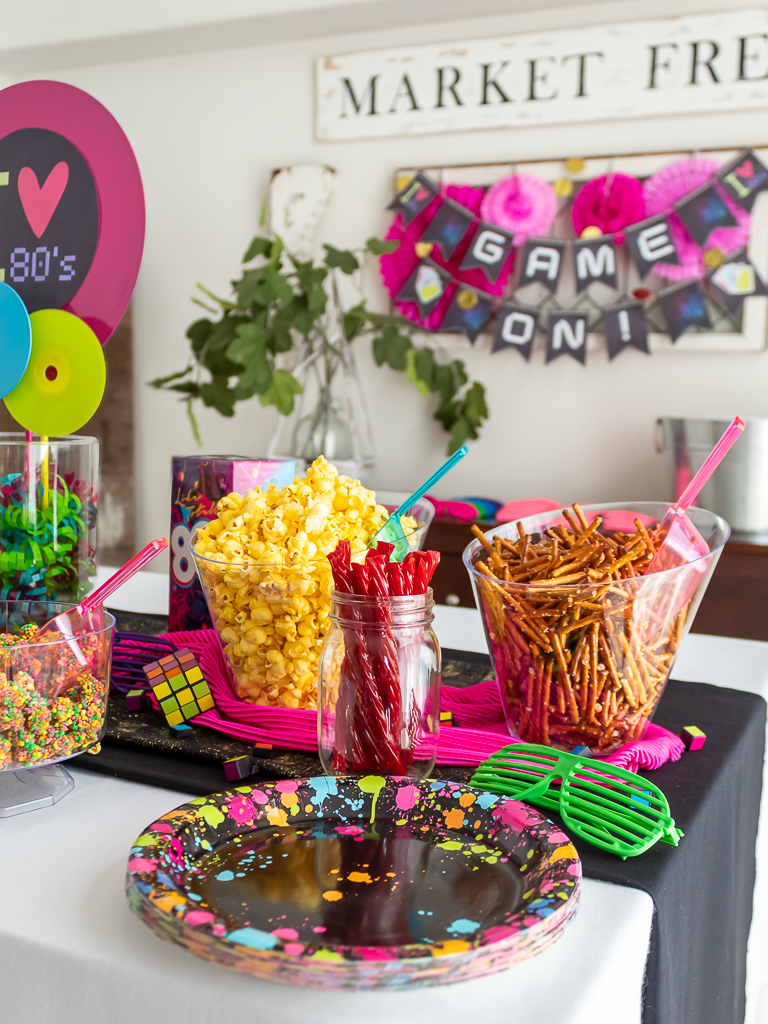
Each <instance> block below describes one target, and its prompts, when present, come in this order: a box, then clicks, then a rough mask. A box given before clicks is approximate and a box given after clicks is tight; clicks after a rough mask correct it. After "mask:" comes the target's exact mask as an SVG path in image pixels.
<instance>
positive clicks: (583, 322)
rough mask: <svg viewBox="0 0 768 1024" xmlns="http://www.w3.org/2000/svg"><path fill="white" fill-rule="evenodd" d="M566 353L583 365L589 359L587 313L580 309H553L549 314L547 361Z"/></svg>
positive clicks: (549, 361)
mask: <svg viewBox="0 0 768 1024" xmlns="http://www.w3.org/2000/svg"><path fill="white" fill-rule="evenodd" d="M564 355H569V356H571V357H572V358H573V359H575V360H576V361H577V362H579V363H581V365H582V366H584V364H585V363H586V361H587V314H586V313H582V312H581V311H580V310H576V309H573V310H565V309H563V310H552V312H550V314H549V320H548V322H547V355H546V359H545V362H547V363H551V362H552V361H553V360H554V359H558V358H559V357H560V356H564Z"/></svg>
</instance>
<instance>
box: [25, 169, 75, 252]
mask: <svg viewBox="0 0 768 1024" xmlns="http://www.w3.org/2000/svg"><path fill="white" fill-rule="evenodd" d="M68 180H69V167H68V166H67V164H66V163H65V161H64V160H61V161H60V162H59V163H57V164H56V166H55V167H54V168H53V170H52V171H51V173H50V174H49V175H48V177H47V178H46V179H45V183H44V184H43V186H42V187H41V186H40V184H39V183H38V180H37V175H36V174H35V172H34V171H33V170H32V168H31V167H22V168H21V170H20V171H19V183H18V188H19V199H20V200H21V205H22V206H23V208H24V214H25V216H26V218H27V222H28V224H29V226H30V227H31V228H32V231H33V232H34V233H35V237H36V238H40V237H41V236H42V234H43V232H44V231H45V229H46V228H47V227H48V224H49V223H50V220H51V217H52V216H53V214H54V212H55V210H56V207H57V206H58V205H59V200H60V199H61V197H62V196H63V195H64V189H65V188H66V187H67V181H68Z"/></svg>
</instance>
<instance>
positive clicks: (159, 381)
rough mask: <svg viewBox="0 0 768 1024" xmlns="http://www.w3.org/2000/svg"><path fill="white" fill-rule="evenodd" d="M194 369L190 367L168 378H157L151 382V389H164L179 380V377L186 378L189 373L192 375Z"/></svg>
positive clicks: (170, 374)
mask: <svg viewBox="0 0 768 1024" xmlns="http://www.w3.org/2000/svg"><path fill="white" fill-rule="evenodd" d="M191 371H192V367H191V366H188V367H187V368H186V370H178V371H177V372H176V373H169V374H168V376H167V377H156V378H155V379H154V380H151V381H150V382H149V386H150V387H151V388H163V387H165V385H166V384H169V383H170V382H171V381H172V380H178V379H179V377H186V375H187V374H188V373H191Z"/></svg>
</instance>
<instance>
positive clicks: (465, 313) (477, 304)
mask: <svg viewBox="0 0 768 1024" xmlns="http://www.w3.org/2000/svg"><path fill="white" fill-rule="evenodd" d="M492 310H493V299H492V297H491V296H490V295H486V294H485V292H480V291H478V290H477V288H470V287H469V285H466V284H460V285H459V286H458V288H457V289H456V292H455V294H454V296H453V299H452V300H451V304H450V306H449V307H448V311H447V312H446V314H445V317H444V319H443V322H442V323H441V324H440V330H441V331H461V332H462V334H466V336H467V337H468V338H469V340H470V341H471V342H472V343H473V344H474V342H475V339H476V338H477V336H478V334H479V333H480V331H482V329H483V327H485V325H486V323H487V322H488V320H489V319H490V316H491V312H492Z"/></svg>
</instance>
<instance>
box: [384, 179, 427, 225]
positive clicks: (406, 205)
mask: <svg viewBox="0 0 768 1024" xmlns="http://www.w3.org/2000/svg"><path fill="white" fill-rule="evenodd" d="M439 195H440V186H439V185H437V184H436V183H435V182H434V181H432V179H431V178H430V177H428V176H427V175H426V174H425V173H424V171H419V173H418V174H416V175H414V176H413V177H412V178H411V180H410V181H409V182H408V184H407V185H406V186H405V188H402V189H400V191H399V192H398V193H397V195H396V196H395V198H394V199H393V200H392V202H391V203H390V204H389V206H388V207H387V209H388V210H394V211H395V212H396V213H398V212H399V213H400V214H402V218H403V224H404V225H405V227H408V225H409V224H410V223H411V221H412V220H413V219H414V217H418V216H419V214H420V213H423V212H424V211H425V210H426V208H427V207H428V206H429V204H430V203H431V202H432V200H433V199H435V198H436V197H437V196H439Z"/></svg>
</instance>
